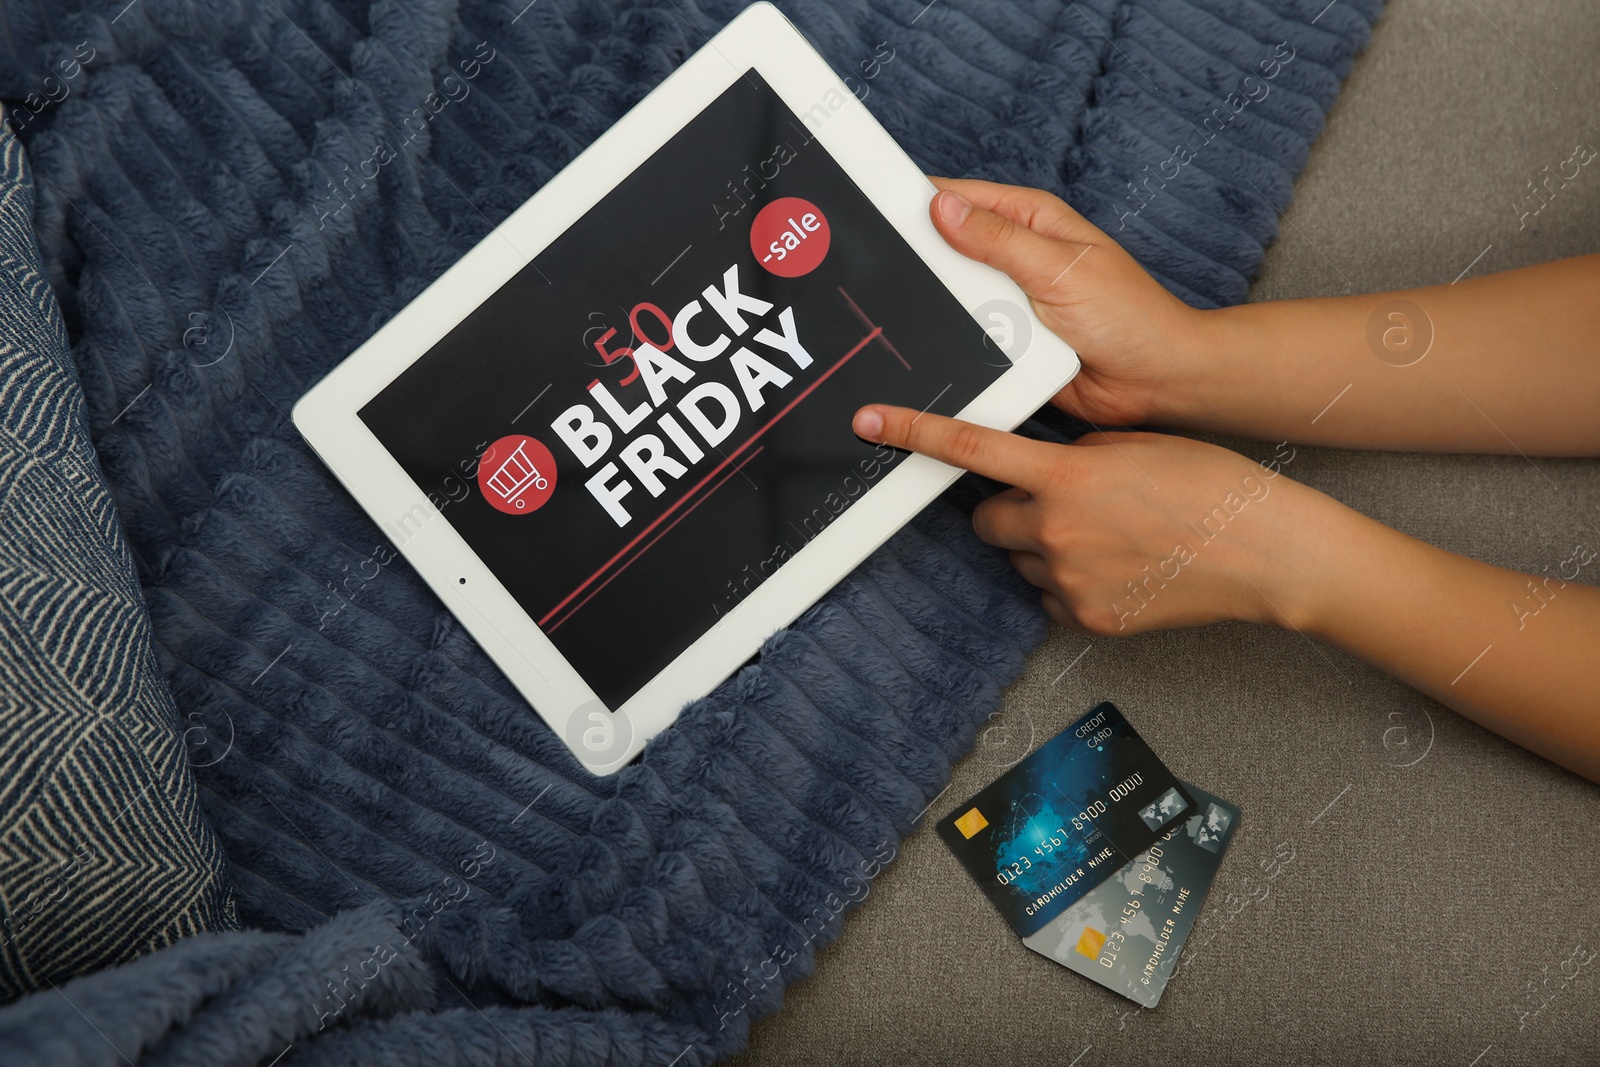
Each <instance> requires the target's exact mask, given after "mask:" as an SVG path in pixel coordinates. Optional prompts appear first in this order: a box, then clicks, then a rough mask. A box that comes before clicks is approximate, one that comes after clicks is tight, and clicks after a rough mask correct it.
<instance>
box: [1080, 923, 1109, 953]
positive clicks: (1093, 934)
mask: <svg viewBox="0 0 1600 1067" xmlns="http://www.w3.org/2000/svg"><path fill="white" fill-rule="evenodd" d="M1105 947H1106V935H1105V934H1102V933H1101V932H1100V931H1099V930H1096V929H1095V928H1094V927H1092V926H1086V927H1084V930H1083V936H1082V937H1080V938H1078V951H1079V952H1081V953H1083V954H1084V955H1085V956H1088V957H1089V958H1090V959H1091V960H1097V959H1099V958H1100V950H1101V949H1103V948H1105Z"/></svg>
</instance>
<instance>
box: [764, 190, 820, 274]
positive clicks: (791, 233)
mask: <svg viewBox="0 0 1600 1067" xmlns="http://www.w3.org/2000/svg"><path fill="white" fill-rule="evenodd" d="M830 240H831V234H830V231H829V230H828V220H827V218H826V217H825V216H824V215H823V214H822V210H821V209H820V208H818V207H817V205H815V204H813V203H812V202H811V201H809V200H802V199H801V198H800V197H798V196H786V197H784V198H782V199H781V200H774V201H773V202H772V203H770V204H768V205H767V206H766V207H764V208H762V209H761V210H760V211H759V212H757V213H756V220H755V222H753V223H751V224H750V251H752V252H754V253H755V256H756V259H757V260H759V261H760V262H761V265H762V266H763V267H765V268H767V270H769V271H771V272H772V273H773V274H776V275H777V276H778V277H780V278H798V277H800V275H802V274H810V273H811V272H812V271H814V270H816V269H817V268H818V267H819V266H821V265H822V257H824V256H826V255H827V254H828V245H829V243H830Z"/></svg>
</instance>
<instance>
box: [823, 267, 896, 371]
mask: <svg viewBox="0 0 1600 1067" xmlns="http://www.w3.org/2000/svg"><path fill="white" fill-rule="evenodd" d="M839 295H840V296H842V297H844V300H845V303H847V304H849V305H850V310H851V311H854V312H855V313H856V318H858V319H860V320H861V324H862V325H863V326H866V327H867V328H868V329H874V328H875V327H874V325H873V322H872V320H871V319H869V318H867V313H866V312H865V311H862V310H861V306H860V305H859V304H857V303H856V302H855V301H854V300H851V299H850V294H849V293H847V292H845V291H844V286H842V285H841V286H839ZM878 340H880V341H882V342H883V347H885V348H887V349H888V350H889V351H890V352H892V353H894V358H895V359H898V360H899V361H900V365H901V366H902V367H904V368H905V369H906V370H910V369H911V364H910V363H907V362H906V357H905V356H902V355H901V354H900V350H899V349H898V348H896V347H895V346H894V342H892V341H890V340H889V337H888V335H887V334H885V333H883V332H882V331H879V334H878Z"/></svg>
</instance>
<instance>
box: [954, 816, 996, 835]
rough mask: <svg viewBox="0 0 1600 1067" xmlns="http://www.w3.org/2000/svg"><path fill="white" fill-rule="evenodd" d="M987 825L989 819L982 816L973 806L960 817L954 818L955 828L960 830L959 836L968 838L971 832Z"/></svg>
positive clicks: (973, 832) (975, 831)
mask: <svg viewBox="0 0 1600 1067" xmlns="http://www.w3.org/2000/svg"><path fill="white" fill-rule="evenodd" d="M988 825H989V820H988V819H985V818H984V817H983V812H981V811H979V810H978V809H977V808H973V809H972V810H971V811H969V812H967V813H966V814H965V815H963V816H961V818H959V819H957V820H956V829H957V830H960V831H961V836H962V837H965V838H968V839H970V838H971V837H972V835H973V834H975V833H977V832H978V831H979V830H982V829H983V828H984V827H985V826H988Z"/></svg>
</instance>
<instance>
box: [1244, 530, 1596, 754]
mask: <svg viewBox="0 0 1600 1067" xmlns="http://www.w3.org/2000/svg"><path fill="white" fill-rule="evenodd" d="M1325 512H1326V513H1325V514H1324V515H1323V516H1322V518H1323V520H1325V521H1323V522H1321V523H1319V525H1318V527H1317V530H1316V536H1315V538H1307V539H1306V543H1305V544H1304V545H1303V546H1302V547H1301V549H1300V551H1301V553H1302V555H1303V556H1304V557H1305V561H1304V563H1303V564H1301V565H1298V566H1297V567H1296V573H1294V574H1292V575H1289V576H1286V578H1287V580H1286V584H1285V585H1283V586H1282V587H1281V588H1280V592H1279V593H1278V594H1277V595H1276V596H1274V600H1275V601H1276V602H1278V603H1280V604H1281V605H1282V610H1283V612H1284V614H1285V616H1286V617H1284V618H1280V620H1279V621H1281V622H1284V623H1287V624H1288V625H1292V626H1294V627H1295V628H1297V629H1299V630H1301V631H1302V632H1304V633H1306V634H1308V635H1310V636H1313V637H1316V638H1319V639H1321V640H1324V641H1326V642H1328V643H1329V644H1332V645H1335V646H1337V647H1339V648H1342V649H1344V650H1345V651H1347V652H1350V653H1351V654H1353V655H1355V656H1358V657H1360V658H1361V659H1363V660H1365V661H1367V662H1368V663H1371V664H1372V665H1374V666H1376V667H1379V668H1381V669H1382V670H1384V671H1386V672H1388V673H1389V674H1392V675H1394V676H1395V677H1396V678H1399V679H1401V680H1402V681H1404V682H1406V683H1408V684H1410V685H1412V686H1414V687H1415V688H1417V689H1419V690H1421V691H1422V692H1424V693H1426V694H1428V695H1429V696H1431V697H1433V698H1434V699H1436V700H1438V701H1439V702H1440V703H1442V704H1445V705H1447V706H1449V707H1451V708H1453V709H1454V710H1456V711H1458V712H1460V713H1461V714H1463V715H1466V716H1467V717H1468V718H1471V719H1473V720H1474V721H1476V722H1477V723H1479V724H1480V725H1482V726H1484V727H1485V728H1487V729H1490V730H1493V731H1495V732H1496V733H1498V734H1501V735H1502V736H1504V737H1506V738H1508V739H1510V740H1512V741H1515V742H1516V743H1517V744H1520V745H1522V746H1524V747H1526V748H1529V749H1531V750H1532V751H1534V752H1537V753H1539V754H1540V755H1543V756H1545V757H1546V758H1548V759H1550V760H1553V761H1554V762H1556V763H1559V764H1561V765H1562V766H1564V767H1567V768H1569V769H1571V770H1573V771H1576V772H1577V773H1579V774H1581V775H1583V776H1585V777H1586V778H1589V779H1591V780H1593V781H1597V782H1600V589H1596V588H1594V587H1592V586H1589V585H1584V584H1580V581H1579V579H1587V580H1592V579H1593V577H1594V576H1595V575H1596V574H1597V573H1600V555H1597V552H1596V547H1594V546H1591V545H1588V544H1583V545H1576V546H1574V547H1573V548H1572V549H1571V550H1569V551H1567V552H1565V553H1563V554H1562V556H1561V558H1559V559H1552V560H1551V561H1550V562H1549V564H1548V565H1547V566H1546V567H1545V568H1543V569H1542V570H1541V572H1540V573H1539V574H1538V575H1527V574H1519V573H1517V572H1514V571H1509V570H1504V569H1502V568H1499V567H1493V566H1490V565H1488V564H1485V563H1479V562H1477V561H1474V560H1469V559H1464V558H1462V557H1460V556H1455V555H1452V554H1450V553H1448V552H1445V551H1444V550H1442V549H1439V548H1435V547H1433V546H1431V545H1428V544H1425V543H1423V542H1421V541H1417V540H1415V539H1413V538H1410V537H1407V536H1406V535H1404V534H1401V533H1398V532H1396V531H1394V530H1391V529H1389V528H1388V527H1385V526H1383V525H1381V524H1379V523H1376V522H1373V521H1372V520H1370V519H1367V518H1365V517H1364V516H1361V515H1359V514H1357V513H1356V512H1353V511H1350V510H1349V509H1347V508H1344V507H1343V505H1339V504H1335V503H1332V502H1329V506H1328V507H1327V508H1326V509H1325Z"/></svg>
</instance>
